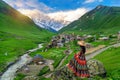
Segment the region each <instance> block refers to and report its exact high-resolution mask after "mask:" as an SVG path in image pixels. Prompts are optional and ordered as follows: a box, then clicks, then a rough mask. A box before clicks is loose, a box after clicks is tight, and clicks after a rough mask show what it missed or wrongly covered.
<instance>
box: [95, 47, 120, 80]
mask: <svg viewBox="0 0 120 80" xmlns="http://www.w3.org/2000/svg"><path fill="white" fill-rule="evenodd" d="M119 58H120V47H118V48H110V49H108V50H106V51H104V52H103V53H101V54H99V55H97V56H96V57H95V59H98V60H100V61H101V62H103V64H104V66H105V68H106V70H107V77H110V78H112V80H119V79H120V59H119Z"/></svg>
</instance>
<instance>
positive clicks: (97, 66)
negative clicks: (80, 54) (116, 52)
mask: <svg viewBox="0 0 120 80" xmlns="http://www.w3.org/2000/svg"><path fill="white" fill-rule="evenodd" d="M87 67H88V70H89V73H90V76H91V77H93V76H96V75H98V76H101V77H105V76H106V70H105V68H104V65H103V64H102V63H101V62H100V61H98V60H88V61H87Z"/></svg>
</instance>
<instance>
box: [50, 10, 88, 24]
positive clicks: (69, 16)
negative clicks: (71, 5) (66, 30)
mask: <svg viewBox="0 0 120 80" xmlns="http://www.w3.org/2000/svg"><path fill="white" fill-rule="evenodd" d="M87 11H88V9H86V8H78V9H76V10H70V11H59V12H54V13H49V14H48V16H49V17H51V18H53V19H56V20H63V19H64V20H65V21H70V22H72V21H74V20H77V19H78V18H80V17H81V16H82V15H83V14H85V13H86V12H87Z"/></svg>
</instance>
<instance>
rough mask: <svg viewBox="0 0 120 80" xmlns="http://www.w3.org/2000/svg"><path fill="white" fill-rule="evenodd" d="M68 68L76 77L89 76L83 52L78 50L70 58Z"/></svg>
mask: <svg viewBox="0 0 120 80" xmlns="http://www.w3.org/2000/svg"><path fill="white" fill-rule="evenodd" d="M68 68H69V69H70V70H71V71H72V72H73V73H74V74H75V75H76V76H78V77H89V76H90V75H89V72H88V68H87V62H86V59H85V54H84V53H82V52H79V53H78V54H75V55H74V57H73V58H72V59H71V60H70V62H69V64H68Z"/></svg>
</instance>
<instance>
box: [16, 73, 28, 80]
mask: <svg viewBox="0 0 120 80" xmlns="http://www.w3.org/2000/svg"><path fill="white" fill-rule="evenodd" d="M25 76H26V75H24V74H20V73H19V74H17V76H16V77H15V78H14V80H22V79H23V78H24V77H25Z"/></svg>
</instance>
